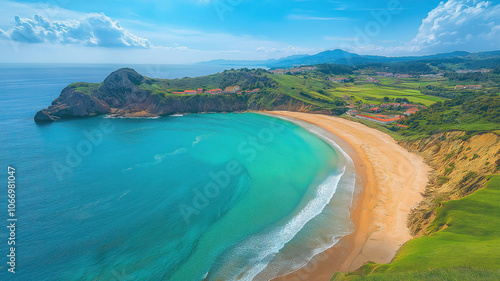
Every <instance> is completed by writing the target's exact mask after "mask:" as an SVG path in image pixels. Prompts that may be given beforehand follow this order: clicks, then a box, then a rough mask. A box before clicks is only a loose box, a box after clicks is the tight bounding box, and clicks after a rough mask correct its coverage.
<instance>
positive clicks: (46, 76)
mask: <svg viewBox="0 0 500 281" xmlns="http://www.w3.org/2000/svg"><path fill="white" fill-rule="evenodd" d="M119 67H122V66H120V65H0V128H1V134H0V144H1V150H0V159H1V165H2V169H4V171H5V172H4V176H3V177H4V178H3V181H4V184H3V186H4V188H3V189H1V190H0V213H1V214H2V221H3V224H4V225H5V226H7V225H8V221H7V219H9V216H8V206H7V205H8V201H7V195H8V193H7V192H8V189H7V187H6V186H7V181H8V174H7V169H8V167H9V166H10V167H13V168H15V169H16V174H15V176H16V180H15V181H16V202H15V204H16V210H15V215H16V216H15V218H16V219H17V221H16V230H15V248H16V251H15V255H16V256H15V268H16V269H15V271H16V273H15V274H13V273H10V272H8V271H7V269H8V268H9V267H10V265H9V264H7V262H8V261H9V257H7V255H9V253H10V249H9V248H10V247H11V246H9V245H8V244H7V242H8V239H9V235H11V234H10V232H9V230H8V229H7V227H5V226H4V227H2V228H1V230H0V245H1V246H0V264H1V266H0V268H1V271H0V280H96V281H97V280H179V281H186V280H269V279H270V278H273V277H275V276H278V275H282V274H285V273H288V272H290V271H292V270H294V269H297V268H299V267H301V266H303V265H304V264H305V263H307V262H308V261H309V260H310V259H311V258H312V257H313V256H314V255H316V254H318V253H320V252H321V251H323V250H325V249H326V248H328V247H331V246H332V245H333V244H335V243H336V242H337V241H338V240H339V239H340V238H341V237H342V236H345V235H347V234H348V233H350V232H351V231H352V224H351V221H350V218H349V217H350V215H349V210H350V208H351V205H352V200H353V193H354V185H355V172H354V169H353V164H352V161H351V160H350V158H349V157H348V156H347V155H346V154H345V153H344V152H343V151H342V150H341V149H340V148H339V147H337V146H336V145H335V144H334V143H332V142H331V141H330V140H328V138H327V137H326V136H325V133H324V132H323V131H321V129H319V128H316V127H313V126H310V127H308V126H306V125H304V126H298V125H296V124H294V123H291V122H288V121H286V120H282V119H277V118H274V117H269V116H265V115H260V114H255V113H244V114H243V113H231V114H193V115H184V116H169V117H162V118H149V119H137V118H135V119H134V118H107V117H105V116H101V117H94V118H87V119H79V120H70V121H63V122H56V123H52V124H47V125H36V124H35V123H34V121H33V116H34V114H35V113H36V112H37V111H38V110H40V109H42V108H45V107H47V106H48V105H49V104H50V102H51V101H52V100H54V99H55V98H56V97H57V96H58V95H59V93H60V91H61V90H62V89H63V88H64V87H65V86H66V85H68V84H69V83H72V82H78V81H85V82H101V81H102V80H104V78H105V77H106V76H107V75H108V74H109V73H110V72H112V71H113V70H116V69H117V68H119ZM129 67H132V68H134V69H136V70H137V71H138V72H139V73H141V74H143V75H146V76H151V77H156V78H180V77H184V76H191V77H193V76H199V75H206V74H212V73H216V72H218V71H222V70H224V67H222V66H206V65H187V66H178V65H177V66H175V65H158V66H145V65H137V66H129ZM306 127H307V128H306ZM330 258H335V257H330Z"/></svg>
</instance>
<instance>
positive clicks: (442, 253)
mask: <svg viewBox="0 0 500 281" xmlns="http://www.w3.org/2000/svg"><path fill="white" fill-rule="evenodd" d="M499 202H500V175H495V176H491V178H490V180H489V182H488V183H487V184H486V186H485V187H484V188H483V189H480V190H478V191H476V192H474V193H473V194H471V195H469V196H466V197H464V198H461V199H458V200H452V201H448V202H445V203H442V206H441V207H439V208H438V209H437V216H436V219H435V220H434V222H433V223H432V224H431V225H430V226H429V229H428V230H429V231H430V234H429V235H428V236H424V237H420V238H416V239H413V240H410V241H409V242H407V243H406V244H405V245H403V246H402V247H401V249H400V250H399V252H398V253H397V254H396V256H395V257H394V259H393V261H392V262H391V263H389V264H376V263H368V264H365V265H364V266H363V267H361V268H360V269H359V270H358V271H357V272H351V273H346V274H342V273H337V274H335V275H334V276H333V277H332V280H500V204H499Z"/></svg>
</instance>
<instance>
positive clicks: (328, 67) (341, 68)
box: [316, 63, 355, 75]
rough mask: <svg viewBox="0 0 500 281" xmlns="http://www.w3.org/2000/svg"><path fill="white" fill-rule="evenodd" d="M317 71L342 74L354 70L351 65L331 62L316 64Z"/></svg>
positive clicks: (327, 73)
mask: <svg viewBox="0 0 500 281" xmlns="http://www.w3.org/2000/svg"><path fill="white" fill-rule="evenodd" d="M316 67H317V68H318V71H319V72H321V73H323V74H326V75H344V74H352V73H353V71H354V70H355V69H354V68H353V67H352V66H349V65H341V64H333V63H323V64H318V65H316Z"/></svg>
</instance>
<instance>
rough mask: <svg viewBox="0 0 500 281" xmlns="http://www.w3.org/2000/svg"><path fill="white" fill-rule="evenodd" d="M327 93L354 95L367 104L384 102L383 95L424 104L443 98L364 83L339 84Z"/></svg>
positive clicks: (411, 90) (400, 88)
mask: <svg viewBox="0 0 500 281" xmlns="http://www.w3.org/2000/svg"><path fill="white" fill-rule="evenodd" d="M329 93H331V95H332V96H335V97H342V96H343V95H348V96H354V97H355V98H356V99H357V100H361V101H362V102H364V103H368V104H370V103H373V104H380V103H384V101H383V98H384V97H388V98H391V99H395V98H407V99H408V100H409V101H410V102H411V103H420V104H423V105H426V106H428V105H431V104H433V103H435V102H437V101H442V100H444V99H443V98H439V97H434V96H427V95H424V94H422V93H420V91H418V90H416V89H409V88H402V87H395V86H387V85H377V84H366V83H364V84H346V85H339V86H337V87H335V88H334V89H330V90H329Z"/></svg>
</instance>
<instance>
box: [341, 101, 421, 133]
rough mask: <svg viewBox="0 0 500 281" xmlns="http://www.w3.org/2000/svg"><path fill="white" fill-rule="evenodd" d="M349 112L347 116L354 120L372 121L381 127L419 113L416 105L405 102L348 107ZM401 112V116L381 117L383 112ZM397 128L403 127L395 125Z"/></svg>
mask: <svg viewBox="0 0 500 281" xmlns="http://www.w3.org/2000/svg"><path fill="white" fill-rule="evenodd" d="M348 108H349V110H348V111H347V113H346V114H347V115H348V116H352V117H355V118H359V119H363V120H368V121H372V122H375V123H378V124H382V125H388V124H393V123H396V122H397V121H399V120H401V119H404V118H406V117H407V116H410V115H413V114H415V113H417V112H418V111H419V107H418V105H416V104H410V103H407V102H402V103H382V104H380V105H376V104H363V105H362V106H355V105H349V106H348ZM388 111H391V112H395V111H396V112H401V113H402V114H392V115H383V114H381V113H383V112H388ZM396 125H397V126H399V127H405V126H403V125H400V124H396Z"/></svg>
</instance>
